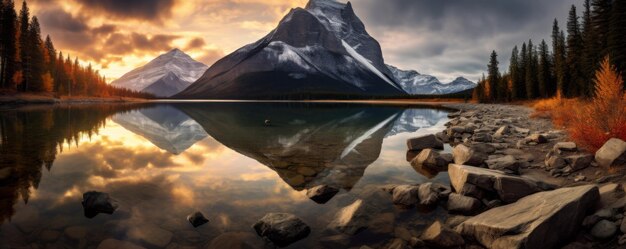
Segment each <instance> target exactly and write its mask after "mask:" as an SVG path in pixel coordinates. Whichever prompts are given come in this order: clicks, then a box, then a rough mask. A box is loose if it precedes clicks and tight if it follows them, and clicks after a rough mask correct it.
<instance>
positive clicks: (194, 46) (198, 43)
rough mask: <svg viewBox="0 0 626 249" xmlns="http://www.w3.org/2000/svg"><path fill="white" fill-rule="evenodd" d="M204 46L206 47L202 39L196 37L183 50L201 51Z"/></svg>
mask: <svg viewBox="0 0 626 249" xmlns="http://www.w3.org/2000/svg"><path fill="white" fill-rule="evenodd" d="M204 46H206V42H205V41H204V39H202V38H200V37H196V38H193V39H192V40H191V41H189V42H188V43H187V46H186V47H185V50H186V51H192V50H198V49H202V48H203V47H204Z"/></svg>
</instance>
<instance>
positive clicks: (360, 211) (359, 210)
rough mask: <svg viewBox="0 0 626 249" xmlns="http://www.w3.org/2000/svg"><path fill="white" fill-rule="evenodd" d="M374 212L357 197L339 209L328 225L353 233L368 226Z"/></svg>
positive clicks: (343, 231)
mask: <svg viewBox="0 0 626 249" xmlns="http://www.w3.org/2000/svg"><path fill="white" fill-rule="evenodd" d="M375 213H376V212H375V210H373V208H371V207H369V206H368V205H367V204H365V203H364V202H363V200H361V199H359V200H356V201H355V202H354V203H352V204H350V205H349V206H346V207H344V208H342V209H341V210H339V212H337V214H336V215H335V218H334V219H333V220H332V221H331V222H330V224H329V225H328V227H329V228H330V229H333V230H337V231H339V232H342V233H345V234H348V235H354V234H357V233H359V232H361V231H362V230H364V229H366V228H367V227H368V224H369V222H370V220H371V218H372V217H371V215H372V214H375Z"/></svg>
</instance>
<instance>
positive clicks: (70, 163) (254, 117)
mask: <svg viewBox="0 0 626 249" xmlns="http://www.w3.org/2000/svg"><path fill="white" fill-rule="evenodd" d="M447 113H448V112H447V111H446V110H437V109H432V107H428V108H422V107H412V108H410V107H399V106H374V105H365V104H338V103H335V104H331V103H327V104H313V103H238V102H230V103H218V102H211V103H207V102H198V103H157V104H121V105H74V106H54V107H52V106H48V107H23V108H19V109H10V108H3V109H1V110H0V139H1V140H0V248H97V247H98V246H99V245H100V244H101V242H102V241H104V240H107V239H116V240H120V241H128V242H131V243H134V244H135V245H138V246H142V247H145V248H219V247H222V248H223V247H227V246H234V245H235V244H236V242H237V241H245V242H246V243H248V245H252V246H253V247H255V248H264V247H269V245H267V244H266V242H264V241H263V240H262V239H261V238H260V237H258V236H257V235H256V233H255V232H254V230H253V229H252V225H253V224H254V223H255V222H256V221H257V220H259V219H260V218H262V217H263V216H264V215H265V214H266V213H270V212H287V213H293V214H295V215H297V216H298V217H300V218H301V219H302V220H303V221H304V222H306V223H307V224H308V225H309V226H310V227H311V234H310V235H309V236H308V237H307V238H305V239H303V240H300V241H298V242H296V243H294V244H291V245H290V246H288V247H287V248H338V247H344V248H348V247H357V248H358V246H360V245H365V244H367V245H382V244H385V243H387V242H388V241H389V240H390V239H391V238H393V237H394V233H396V234H397V233H399V232H402V231H404V230H402V228H407V229H410V230H416V231H421V230H423V229H424V228H425V227H427V226H428V225H430V224H431V223H432V222H433V221H434V220H435V219H437V218H440V217H442V216H443V215H444V214H445V213H447V212H446V211H445V210H441V208H435V209H432V210H417V209H408V210H407V209H400V208H398V207H394V206H393V205H392V203H391V196H390V195H389V194H387V193H385V192H383V191H382V190H381V189H382V187H384V186H386V185H390V184H416V183H423V182H438V183H442V184H446V185H448V176H447V173H445V172H441V173H438V172H428V171H424V170H421V169H414V168H413V167H412V166H411V165H410V163H409V162H407V151H406V140H407V139H408V138H412V137H416V136H419V135H422V134H430V133H436V132H438V131H441V130H443V129H444V124H445V123H446V122H447V121H448V118H447ZM266 121H267V122H266ZM318 185H328V186H332V187H335V188H337V189H340V191H339V192H338V193H337V194H336V195H334V196H332V198H330V199H328V200H324V201H325V203H323V202H324V201H322V202H320V203H318V202H319V201H318V202H315V201H313V200H311V199H309V198H307V196H306V190H307V189H309V188H312V187H315V186H318ZM91 190H95V191H101V192H106V193H108V194H110V196H111V197H112V198H113V199H115V200H117V201H118V203H119V208H118V209H117V211H116V212H115V213H114V214H112V215H107V214H99V215H97V216H95V217H93V218H91V219H90V218H87V217H86V216H85V215H84V211H83V207H82V205H81V201H82V195H83V193H84V192H87V191H91ZM358 199H362V200H363V201H364V203H366V204H367V205H372V206H375V207H376V213H374V214H371V216H372V218H371V221H370V222H371V223H370V224H371V225H370V228H368V229H366V230H364V231H362V232H360V233H358V234H357V235H355V236H345V235H341V234H340V233H338V232H335V231H332V230H329V229H327V227H328V224H329V223H330V222H331V221H332V220H333V219H334V217H335V215H336V214H337V212H338V211H339V210H340V209H341V208H343V207H345V206H348V205H350V204H352V203H353V202H355V201H356V200H358ZM195 211H201V212H202V213H204V214H205V216H206V217H207V218H208V219H209V220H210V222H209V223H207V224H205V225H203V226H200V227H198V228H193V226H191V224H189V222H188V221H187V220H186V217H187V215H189V214H191V213H193V212H195ZM399 229H400V230H399ZM127 245H130V244H127ZM100 248H105V247H104V246H101V247H100ZM243 248H245V247H243Z"/></svg>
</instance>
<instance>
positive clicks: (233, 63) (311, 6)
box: [175, 0, 406, 99]
mask: <svg viewBox="0 0 626 249" xmlns="http://www.w3.org/2000/svg"><path fill="white" fill-rule="evenodd" d="M404 94H406V93H405V92H404V91H403V90H402V88H401V87H400V86H399V85H398V84H397V82H396V80H395V78H394V75H393V74H392V73H391V71H390V70H389V69H388V68H387V67H386V66H385V63H384V59H383V56H382V51H381V48H380V45H379V43H378V42H377V41H376V40H375V39H374V38H372V37H371V36H370V35H369V34H368V33H367V31H366V30H365V26H364V25H363V23H362V22H361V20H360V19H359V18H358V17H357V16H356V14H355V13H354V10H353V9H352V5H351V4H350V3H349V2H348V3H347V4H343V3H339V2H336V1H334V0H310V1H309V3H308V4H307V6H306V8H304V9H303V8H296V9H292V10H291V11H290V12H289V13H288V14H287V15H286V16H285V17H284V18H283V19H282V20H281V21H280V23H279V24H278V27H277V28H276V29H274V30H273V31H271V32H270V33H269V34H268V35H267V36H265V37H264V38H262V39H261V40H259V41H257V42H255V43H253V44H250V45H247V46H244V47H243V48H240V49H239V50H237V51H235V52H233V53H232V54H230V55H228V56H226V57H224V58H222V59H221V60H219V61H218V62H216V63H215V64H214V65H213V66H211V68H209V69H208V70H207V71H206V72H205V74H204V75H203V76H202V77H201V78H200V79H198V81H196V82H195V83H194V84H192V85H191V86H190V87H188V88H187V89H185V90H184V91H183V92H181V93H180V94H177V95H176V96H175V97H177V98H221V99H277V98H309V97H310V98H332V97H337V96H373V95H377V96H400V95H404Z"/></svg>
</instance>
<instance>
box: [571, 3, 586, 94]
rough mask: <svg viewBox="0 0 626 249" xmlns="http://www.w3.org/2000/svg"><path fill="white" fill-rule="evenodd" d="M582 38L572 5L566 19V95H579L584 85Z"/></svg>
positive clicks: (574, 8) (574, 7)
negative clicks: (567, 81) (567, 83)
mask: <svg viewBox="0 0 626 249" xmlns="http://www.w3.org/2000/svg"><path fill="white" fill-rule="evenodd" d="M582 53H583V38H582V36H581V34H580V24H579V22H578V15H577V14H576V6H573V5H572V8H571V10H570V12H569V17H568V19H567V52H566V54H567V62H566V63H567V67H568V70H569V71H568V75H569V80H570V82H569V87H568V89H567V91H566V95H568V96H571V97H573V96H579V95H580V94H581V93H582V90H580V89H582V88H584V85H585V81H586V80H585V73H584V71H583V65H582V63H581V62H582V58H583V55H582Z"/></svg>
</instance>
